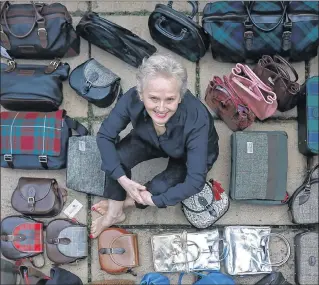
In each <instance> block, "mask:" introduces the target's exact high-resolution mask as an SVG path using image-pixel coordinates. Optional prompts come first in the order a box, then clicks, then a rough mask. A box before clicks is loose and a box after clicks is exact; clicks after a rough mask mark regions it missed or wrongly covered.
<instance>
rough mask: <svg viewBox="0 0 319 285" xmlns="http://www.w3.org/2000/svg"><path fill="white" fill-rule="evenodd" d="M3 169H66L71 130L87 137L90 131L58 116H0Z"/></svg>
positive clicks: (66, 118)
mask: <svg viewBox="0 0 319 285" xmlns="http://www.w3.org/2000/svg"><path fill="white" fill-rule="evenodd" d="M0 119H1V167H4V168H18V169H39V170H45V169H61V168H65V166H66V159H67V150H68V141H69V137H70V136H72V130H75V131H76V132H77V133H78V134H79V135H81V136H85V135H87V134H88V130H87V129H86V128H85V127H84V126H83V125H82V124H80V123H79V122H77V121H75V120H74V119H71V118H70V117H68V116H66V112H65V110H58V111H56V112H47V113H44V112H1V114H0Z"/></svg>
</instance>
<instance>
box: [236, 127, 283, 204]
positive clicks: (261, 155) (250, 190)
mask: <svg viewBox="0 0 319 285" xmlns="http://www.w3.org/2000/svg"><path fill="white" fill-rule="evenodd" d="M287 139H288V136H287V134H286V132H282V131H269V132H266V131H264V132H235V133H233V134H232V138H231V149H232V162H231V163H232V167H231V181H230V196H231V198H232V199H234V200H245V201H246V202H254V203H260V204H282V203H283V202H282V201H284V200H285V197H286V188H287V168H288V150H287Z"/></svg>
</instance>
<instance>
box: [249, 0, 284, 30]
mask: <svg viewBox="0 0 319 285" xmlns="http://www.w3.org/2000/svg"><path fill="white" fill-rule="evenodd" d="M280 2H281V5H282V6H283V11H282V15H281V17H280V19H279V21H278V22H277V23H276V24H275V25H274V26H273V27H271V28H269V29H265V28H262V27H260V26H258V24H257V23H256V22H255V21H254V19H253V17H252V15H251V10H252V8H253V6H254V4H255V1H251V2H250V1H249V2H248V3H247V2H246V1H244V6H245V8H246V12H247V15H248V19H247V20H246V22H245V24H247V22H250V23H252V24H253V25H254V26H255V27H256V28H257V29H259V30H261V31H263V32H271V31H273V30H275V29H276V28H277V27H278V26H279V25H280V24H281V22H282V21H283V19H284V17H285V16H286V11H287V7H288V5H289V2H288V3H285V2H284V1H280Z"/></svg>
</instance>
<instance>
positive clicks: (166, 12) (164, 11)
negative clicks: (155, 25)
mask: <svg viewBox="0 0 319 285" xmlns="http://www.w3.org/2000/svg"><path fill="white" fill-rule="evenodd" d="M156 10H159V11H162V12H163V14H164V15H165V14H170V15H172V16H174V17H175V18H178V19H179V20H180V21H181V22H183V23H184V24H185V25H186V26H187V27H188V28H189V29H191V30H194V28H193V27H192V26H191V25H190V24H189V23H188V22H187V21H185V20H184V19H182V18H180V17H178V16H177V15H176V14H173V13H172V12H170V11H166V10H164V9H161V8H157V9H156ZM195 30H196V33H197V35H198V36H199V38H200V40H201V42H202V46H203V47H204V49H205V50H206V48H205V47H206V46H205V42H204V40H203V38H202V37H201V35H200V34H199V32H198V30H197V29H195Z"/></svg>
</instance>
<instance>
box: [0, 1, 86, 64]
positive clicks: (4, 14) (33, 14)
mask: <svg viewBox="0 0 319 285" xmlns="http://www.w3.org/2000/svg"><path fill="white" fill-rule="evenodd" d="M0 11H1V12H0V20H1V21H0V34H1V46H3V47H4V48H5V49H6V50H7V52H8V53H9V55H10V56H11V57H14V58H30V59H54V58H56V57H63V56H64V57H68V56H75V55H78V54H79V52H80V38H79V37H78V36H77V34H76V33H75V30H74V28H73V26H72V17H71V15H70V14H69V12H68V10H67V8H66V7H65V6H64V5H62V4H60V3H52V4H50V5H47V4H44V3H41V4H39V3H36V4H35V3H33V2H31V4H10V3H9V1H5V2H3V3H1V10H0Z"/></svg>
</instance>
